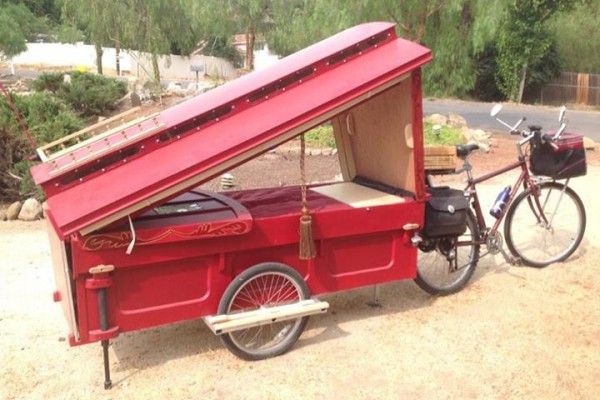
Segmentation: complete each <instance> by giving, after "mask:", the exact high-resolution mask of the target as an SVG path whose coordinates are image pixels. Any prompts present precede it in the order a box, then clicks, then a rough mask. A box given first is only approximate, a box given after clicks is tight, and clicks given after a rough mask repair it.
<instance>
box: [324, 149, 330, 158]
mask: <svg viewBox="0 0 600 400" xmlns="http://www.w3.org/2000/svg"><path fill="white" fill-rule="evenodd" d="M331 150H332V149H331V148H324V149H323V155H324V156H330V155H331Z"/></svg>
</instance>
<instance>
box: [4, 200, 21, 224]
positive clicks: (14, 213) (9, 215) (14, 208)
mask: <svg viewBox="0 0 600 400" xmlns="http://www.w3.org/2000/svg"><path fill="white" fill-rule="evenodd" d="M21 206H22V204H21V202H20V201H15V202H14V203H12V204H11V205H10V206H8V208H7V209H6V219H7V220H9V221H14V220H15V219H17V218H18V217H19V212H20V211H21Z"/></svg>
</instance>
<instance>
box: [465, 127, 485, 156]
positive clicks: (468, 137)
mask: <svg viewBox="0 0 600 400" xmlns="http://www.w3.org/2000/svg"><path fill="white" fill-rule="evenodd" d="M461 133H462V136H463V139H464V142H465V143H468V144H471V143H474V144H476V145H478V146H479V148H480V149H482V150H483V151H485V152H486V153H487V152H488V151H490V137H491V134H490V133H488V132H486V131H483V130H481V129H469V128H466V127H465V128H463V129H462V130H461Z"/></svg>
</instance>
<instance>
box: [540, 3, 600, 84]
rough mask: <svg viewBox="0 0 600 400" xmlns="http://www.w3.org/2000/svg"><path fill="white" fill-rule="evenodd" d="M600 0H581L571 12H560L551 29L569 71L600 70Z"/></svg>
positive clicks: (593, 71)
mask: <svg viewBox="0 0 600 400" xmlns="http://www.w3.org/2000/svg"><path fill="white" fill-rule="evenodd" d="M598 21H600V2H599V1H591V0H590V1H586V2H581V3H580V4H579V5H578V6H577V7H576V8H574V9H573V10H572V11H571V12H567V13H557V15H555V17H554V18H552V20H551V21H550V28H549V30H550V31H551V32H552V34H553V35H554V37H555V38H556V46H557V50H558V56H559V57H560V59H561V61H562V62H563V64H564V68H565V69H566V70H567V71H573V72H584V73H585V72H587V73H600V29H598Z"/></svg>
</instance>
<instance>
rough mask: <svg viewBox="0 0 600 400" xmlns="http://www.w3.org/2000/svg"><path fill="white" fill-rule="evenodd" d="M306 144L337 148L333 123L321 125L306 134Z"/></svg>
mask: <svg viewBox="0 0 600 400" xmlns="http://www.w3.org/2000/svg"><path fill="white" fill-rule="evenodd" d="M304 137H305V139H306V144H307V145H309V146H314V147H332V148H335V138H334V136H333V127H332V126H331V125H320V126H317V127H316V128H313V129H311V130H310V131H308V132H306V134H305V136H304Z"/></svg>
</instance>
